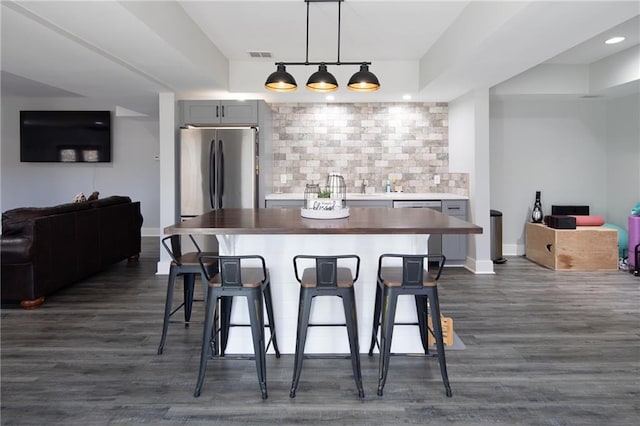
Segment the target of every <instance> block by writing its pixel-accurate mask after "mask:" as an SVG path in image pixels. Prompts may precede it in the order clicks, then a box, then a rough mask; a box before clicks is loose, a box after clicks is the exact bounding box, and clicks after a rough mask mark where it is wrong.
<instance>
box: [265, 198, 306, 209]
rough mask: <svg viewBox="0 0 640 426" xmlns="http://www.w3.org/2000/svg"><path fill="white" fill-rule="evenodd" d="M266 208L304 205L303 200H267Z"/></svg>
mask: <svg viewBox="0 0 640 426" xmlns="http://www.w3.org/2000/svg"><path fill="white" fill-rule="evenodd" d="M264 204H265V207H266V208H268V209H269V208H272V207H302V206H303V205H304V201H303V200H266V201H265V203H264Z"/></svg>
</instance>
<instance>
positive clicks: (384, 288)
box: [369, 254, 452, 397]
mask: <svg viewBox="0 0 640 426" xmlns="http://www.w3.org/2000/svg"><path fill="white" fill-rule="evenodd" d="M389 258H400V259H401V260H402V266H386V265H385V262H384V260H385V259H389ZM425 259H426V260H427V261H434V260H437V261H438V266H437V271H436V272H435V273H431V272H428V271H426V270H425V268H424V266H425V265H424V261H425ZM445 261H446V259H445V257H444V256H443V255H431V254H430V255H406V254H405V255H403V254H383V255H381V256H380V258H379V260H378V280H377V287H376V301H375V310H374V314H373V330H372V334H371V346H370V347H369V356H372V355H373V348H374V347H375V345H376V343H377V342H378V340H377V337H378V327H379V326H380V322H382V330H381V332H380V345H379V346H378V347H379V349H380V364H379V370H378V395H379V396H382V391H383V388H384V384H385V382H386V380H387V371H388V369H389V359H390V356H391V339H392V337H393V327H394V325H418V326H419V327H420V339H421V341H422V346H423V348H424V351H425V355H429V346H428V340H427V338H428V334H427V330H428V329H427V315H428V312H427V311H428V307H429V306H430V307H431V315H432V318H433V321H432V323H433V330H428V332H432V333H433V337H434V338H435V341H436V349H437V352H438V353H437V356H438V362H439V364H440V374H441V375H442V381H443V383H444V387H445V391H446V395H447V396H449V397H450V396H451V395H452V394H451V386H450V385H449V376H448V375H447V363H446V359H445V354H444V340H443V338H442V325H441V324H440V303H439V300H438V279H439V278H440V274H441V273H442V268H443V267H444V264H445ZM400 295H413V296H415V299H416V309H417V312H418V322H417V323H396V322H395V316H396V304H397V301H398V296H400ZM381 317H382V321H381V319H380V318H381Z"/></svg>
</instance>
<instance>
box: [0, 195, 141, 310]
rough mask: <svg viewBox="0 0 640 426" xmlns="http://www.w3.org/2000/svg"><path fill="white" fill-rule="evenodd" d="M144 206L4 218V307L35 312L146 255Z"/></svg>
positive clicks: (26, 211) (123, 202) (44, 210)
mask: <svg viewBox="0 0 640 426" xmlns="http://www.w3.org/2000/svg"><path fill="white" fill-rule="evenodd" d="M141 227H142V215H141V214H140V202H132V201H131V199H130V198H129V197H123V196H111V197H107V198H102V199H98V200H93V201H89V202H83V203H69V204H61V205H58V206H54V207H24V208H17V209H13V210H8V211H6V212H4V213H3V214H2V242H1V247H2V256H1V258H2V271H1V272H2V275H1V276H0V282H1V291H2V292H1V294H0V295H1V296H2V303H11V302H20V304H21V305H22V307H24V308H30V307H35V306H38V305H40V304H42V303H43V302H44V297H45V296H47V295H49V294H51V293H53V292H54V291H56V290H58V289H60V288H63V287H66V286H68V285H70V284H73V283H74V282H77V281H79V280H82V279H84V278H87V277H89V276H91V275H93V274H95V273H97V272H100V271H102V270H104V269H105V268H106V267H108V266H109V265H111V264H113V263H116V262H119V261H121V260H124V259H129V260H137V259H138V256H139V254H140V242H141V234H140V230H141Z"/></svg>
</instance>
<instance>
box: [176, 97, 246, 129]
mask: <svg viewBox="0 0 640 426" xmlns="http://www.w3.org/2000/svg"><path fill="white" fill-rule="evenodd" d="M187 124H194V125H200V126H202V125H212V126H215V125H218V124H226V125H250V126H255V125H257V124H258V101H257V100H249V101H236V100H226V101H182V125H187Z"/></svg>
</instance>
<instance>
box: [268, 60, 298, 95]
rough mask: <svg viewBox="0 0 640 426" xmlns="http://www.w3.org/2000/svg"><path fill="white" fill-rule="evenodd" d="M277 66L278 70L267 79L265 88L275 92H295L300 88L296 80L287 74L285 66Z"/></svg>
mask: <svg viewBox="0 0 640 426" xmlns="http://www.w3.org/2000/svg"><path fill="white" fill-rule="evenodd" d="M277 65H278V68H277V70H276V71H275V72H272V73H271V75H269V77H267V81H266V82H265V83H264V87H266V88H267V89H268V90H271V91H273V92H293V91H294V90H296V89H297V88H298V84H297V83H296V79H295V78H293V76H292V75H291V74H289V73H288V72H287V69H286V67H285V66H284V64H277Z"/></svg>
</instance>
